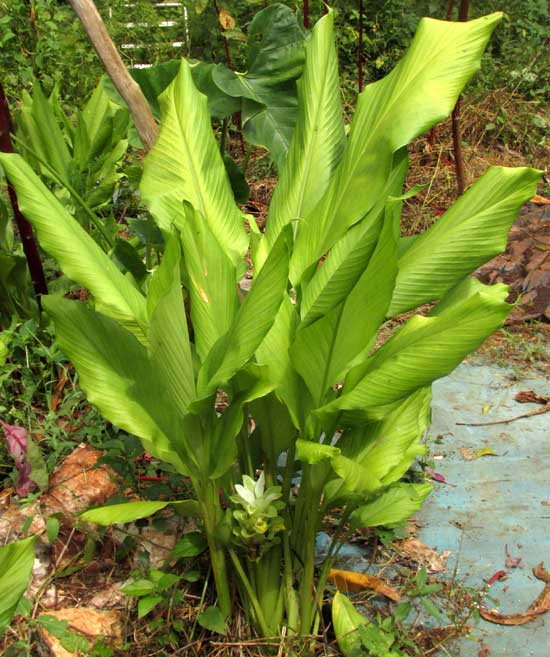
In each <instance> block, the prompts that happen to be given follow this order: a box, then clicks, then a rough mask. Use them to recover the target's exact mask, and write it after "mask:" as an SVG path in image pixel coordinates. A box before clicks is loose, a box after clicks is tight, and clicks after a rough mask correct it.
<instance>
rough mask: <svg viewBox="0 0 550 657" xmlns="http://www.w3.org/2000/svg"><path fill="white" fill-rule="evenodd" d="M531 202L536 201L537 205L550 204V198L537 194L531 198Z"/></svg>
mask: <svg viewBox="0 0 550 657" xmlns="http://www.w3.org/2000/svg"><path fill="white" fill-rule="evenodd" d="M531 203H534V204H535V205H550V198H546V197H545V196H541V195H540V194H535V195H534V196H533V198H532V199H531Z"/></svg>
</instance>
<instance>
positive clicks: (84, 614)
mask: <svg viewBox="0 0 550 657" xmlns="http://www.w3.org/2000/svg"><path fill="white" fill-rule="evenodd" d="M41 615H46V614H41ZM47 615H48V616H54V617H55V618H58V619H59V620H62V621H63V620H64V621H67V622H68V624H69V627H68V630H69V631H71V632H73V633H75V634H81V635H82V636H83V637H84V638H85V639H86V640H87V641H89V642H90V643H91V644H94V643H95V642H96V641H97V640H99V639H100V638H102V637H103V638H104V639H105V641H106V642H107V643H109V644H111V645H113V646H117V645H121V644H122V641H123V634H122V615H121V613H120V612H118V611H98V610H97V609H93V608H90V607H77V608H68V609H58V610H57V611H48V613H47ZM39 632H40V636H41V638H42V641H43V642H44V644H45V645H46V646H47V648H48V649H49V651H50V654H51V657H72V656H73V655H74V654H75V653H72V652H69V651H68V650H66V649H65V648H64V647H63V646H62V645H61V643H60V641H59V639H57V638H56V637H54V636H52V635H51V634H50V633H49V632H48V631H47V630H46V629H44V628H43V627H41V626H39Z"/></svg>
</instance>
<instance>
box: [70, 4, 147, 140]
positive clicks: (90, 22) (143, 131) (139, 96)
mask: <svg viewBox="0 0 550 657" xmlns="http://www.w3.org/2000/svg"><path fill="white" fill-rule="evenodd" d="M68 2H69V4H70V5H71V6H72V8H73V9H74V10H75V12H76V14H77V15H78V18H79V19H80V22H81V23H82V25H83V26H84V29H85V30H86V33H87V35H88V37H89V39H90V41H91V43H92V45H93V47H94V48H95V51H96V52H97V54H98V56H99V58H100V59H101V62H102V63H103V66H104V68H105V70H106V71H107V75H108V76H109V77H110V78H111V80H112V81H113V84H114V85H115V87H116V89H117V91H118V92H119V94H120V95H121V96H122V97H123V98H124V100H125V101H126V104H127V105H128V109H129V110H130V113H131V114H132V117H133V119H134V123H135V125H136V130H137V132H138V135H139V137H140V139H141V141H142V143H143V146H144V148H145V150H146V151H148V150H150V149H151V148H152V147H153V145H154V143H155V141H156V139H157V135H158V128H157V124H156V122H155V119H154V118H153V114H152V113H151V108H150V107H149V103H148V102H147V99H146V98H145V96H144V95H143V92H142V91H141V89H140V87H139V85H138V83H137V82H136V81H135V80H134V79H133V78H132V76H131V75H130V74H129V73H128V70H127V68H126V66H125V65H124V62H123V61H122V59H121V57H120V55H119V53H118V50H117V49H116V47H115V45H114V43H113V41H112V39H111V37H110V36H109V33H108V32H107V28H106V27H105V23H104V22H103V19H102V18H101V16H100V15H99V12H98V11H97V8H96V6H95V4H94V2H93V0H68Z"/></svg>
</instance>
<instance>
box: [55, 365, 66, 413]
mask: <svg viewBox="0 0 550 657" xmlns="http://www.w3.org/2000/svg"><path fill="white" fill-rule="evenodd" d="M68 380H69V379H68V378H67V373H66V371H65V370H64V369H63V370H61V375H60V376H59V381H58V382H57V385H56V386H55V390H54V393H53V395H52V401H51V407H52V411H57V409H58V408H59V405H60V404H61V397H62V394H63V388H64V387H65V384H66V383H67V381H68Z"/></svg>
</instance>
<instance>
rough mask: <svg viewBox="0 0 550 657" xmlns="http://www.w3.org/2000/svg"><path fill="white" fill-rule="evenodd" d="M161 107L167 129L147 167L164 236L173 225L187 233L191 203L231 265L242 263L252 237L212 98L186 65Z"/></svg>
mask: <svg viewBox="0 0 550 657" xmlns="http://www.w3.org/2000/svg"><path fill="white" fill-rule="evenodd" d="M160 103H161V113H162V122H161V129H160V133H159V137H158V140H157V142H156V144H155V146H154V147H153V148H152V149H151V151H150V152H149V154H148V155H147V157H146V159H145V161H144V167H143V177H142V180H141V193H142V195H143V198H144V199H145V201H146V202H147V204H148V206H149V209H150V211H151V213H152V214H153V216H154V217H155V220H156V221H157V223H158V224H159V226H160V227H161V228H162V229H164V230H170V229H171V227H172V225H173V224H175V225H176V227H178V228H180V229H181V228H182V225H183V223H184V222H185V212H184V209H183V206H182V202H183V201H187V202H189V203H190V204H191V205H192V206H193V207H194V208H195V210H197V211H198V212H200V214H201V215H202V216H203V217H204V220H205V221H206V223H207V224H208V227H209V229H210V231H211V232H212V234H213V235H214V236H215V237H216V239H217V241H218V242H219V244H220V245H221V247H222V248H223V249H224V251H225V253H226V254H227V255H228V256H229V257H230V259H231V260H232V261H233V262H234V263H240V262H241V259H242V257H243V255H244V253H245V251H246V248H247V245H248V239H247V236H246V231H245V229H244V224H243V222H242V219H241V213H240V211H239V208H238V207H237V206H236V205H235V201H234V199H233V194H232V191H231V185H230V184H229V179H228V177H227V173H226V170H225V165H224V163H223V159H222V156H221V155H220V151H219V147H218V144H217V143H216V139H215V137H214V133H213V132H212V127H211V124H210V114H209V112H208V107H207V100H206V96H204V95H203V94H201V93H200V92H199V91H198V90H197V88H196V87H195V84H194V83H193V78H192V75H191V71H190V68H189V64H188V63H187V62H186V61H185V60H182V62H181V66H180V70H179V73H178V75H177V77H176V78H175V79H174V81H173V82H172V83H171V84H170V85H169V87H168V88H167V89H166V90H165V91H164V92H163V93H162V95H161V96H160Z"/></svg>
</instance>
